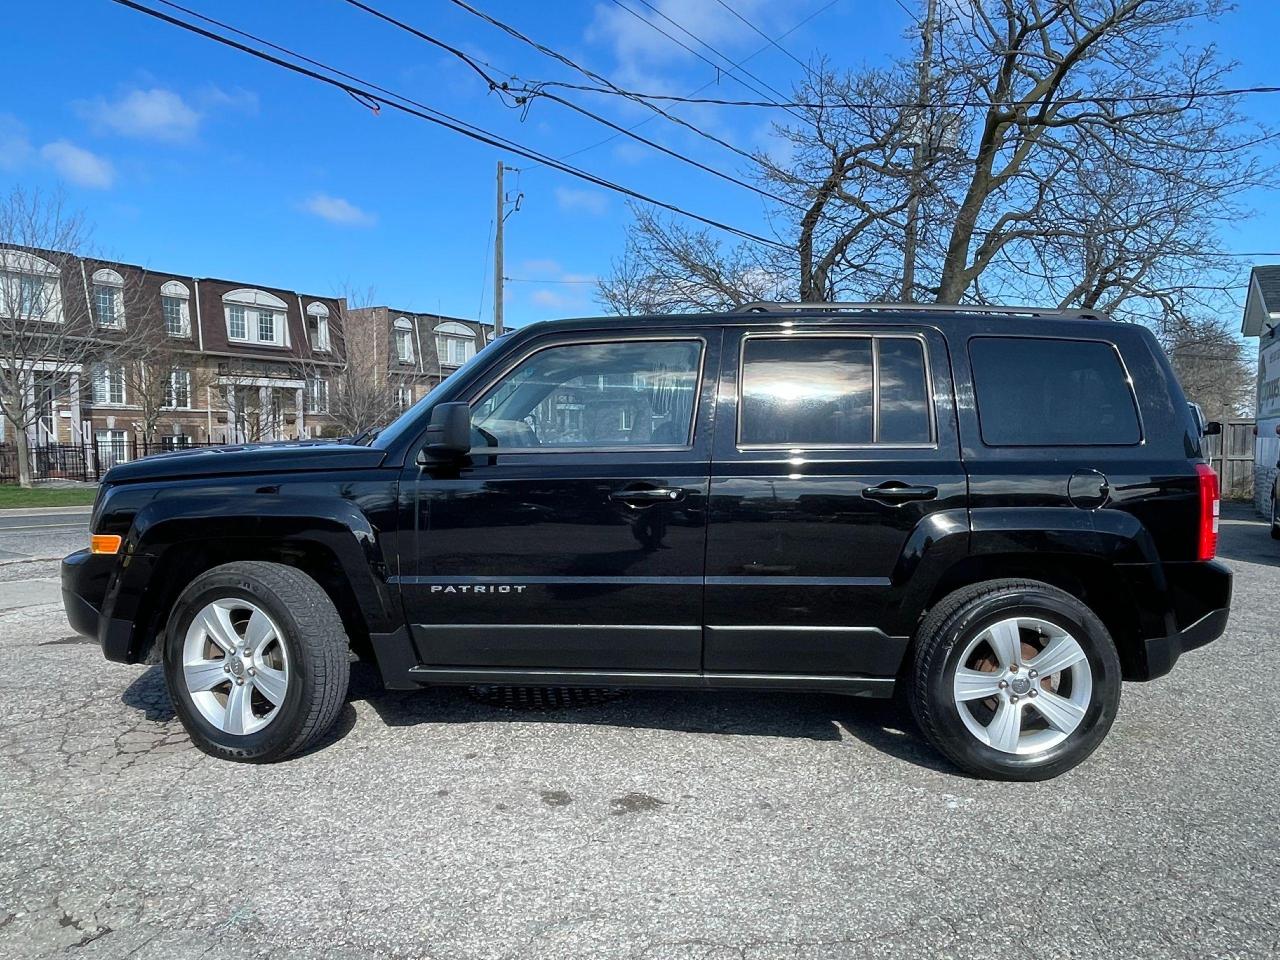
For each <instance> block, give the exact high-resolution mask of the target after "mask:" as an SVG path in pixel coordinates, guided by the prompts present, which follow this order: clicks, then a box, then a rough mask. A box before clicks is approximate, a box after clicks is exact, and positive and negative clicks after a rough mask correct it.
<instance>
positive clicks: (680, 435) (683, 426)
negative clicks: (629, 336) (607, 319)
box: [471, 340, 702, 449]
mask: <svg viewBox="0 0 1280 960" xmlns="http://www.w3.org/2000/svg"><path fill="white" fill-rule="evenodd" d="M701 351H702V344H701V342H700V341H695V340H635V341H629V342H628V341H618V342H612V343H575V344H565V345H564V346H560V347H550V348H548V349H546V350H540V351H539V352H537V353H535V354H533V355H532V356H530V357H528V358H527V359H525V360H524V361H523V362H522V363H520V364H519V366H517V367H516V368H515V369H514V370H512V371H511V372H510V373H508V374H506V375H505V376H504V377H503V378H502V379H501V380H499V381H498V382H497V383H496V384H495V385H494V386H493V387H492V388H491V389H490V390H489V392H488V393H486V394H485V395H484V397H482V398H481V400H480V402H479V403H477V404H476V405H475V406H474V407H473V409H472V414H471V416H472V425H473V426H474V428H475V436H474V437H473V438H472V442H473V444H474V446H476V447H485V446H489V447H512V448H520V449H528V448H537V447H602V446H621V445H628V444H636V445H658V446H683V445H685V444H687V443H689V442H691V439H692V434H693V408H694V399H695V397H696V396H697V389H698V367H699V363H700V359H701Z"/></svg>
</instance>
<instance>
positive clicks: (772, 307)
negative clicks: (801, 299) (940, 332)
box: [737, 300, 1112, 320]
mask: <svg viewBox="0 0 1280 960" xmlns="http://www.w3.org/2000/svg"><path fill="white" fill-rule="evenodd" d="M833 311H840V312H845V311H847V312H851V313H973V314H987V315H990V316H1005V317H1045V318H1053V319H1055V320H1110V319H1112V318H1111V316H1110V315H1109V314H1106V313H1103V312H1102V311H1101V310H1074V309H1072V310H1064V309H1060V308H1058V307H988V306H983V305H982V304H973V303H961V304H950V303H841V302H831V303H825V302H816V303H815V302H809V303H782V302H780V301H774V300H758V301H756V302H755V303H747V304H743V305H742V306H741V307H739V308H738V311H737V312H739V313H828V312H833Z"/></svg>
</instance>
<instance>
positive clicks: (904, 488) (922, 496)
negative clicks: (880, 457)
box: [862, 480, 938, 505]
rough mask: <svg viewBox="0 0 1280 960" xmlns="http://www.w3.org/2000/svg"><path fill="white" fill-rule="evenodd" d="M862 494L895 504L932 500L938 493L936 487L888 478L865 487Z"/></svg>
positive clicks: (869, 498)
mask: <svg viewBox="0 0 1280 960" xmlns="http://www.w3.org/2000/svg"><path fill="white" fill-rule="evenodd" d="M862 495H863V496H864V497H866V498H867V499H868V500H878V501H879V502H881V503H888V504H892V505H896V504H899V503H909V502H911V501H913V500H932V499H933V498H934V497H936V496H937V495H938V488H937V487H926V486H913V485H912V484H909V483H903V482H902V481H900V480H889V481H886V482H885V483H882V484H879V485H878V486H874V487H867V488H866V489H865V490H863V491H862Z"/></svg>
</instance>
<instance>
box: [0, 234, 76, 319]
mask: <svg viewBox="0 0 1280 960" xmlns="http://www.w3.org/2000/svg"><path fill="white" fill-rule="evenodd" d="M58 277H59V271H58V268H57V267H56V266H54V265H53V264H52V263H50V262H49V261H48V260H43V259H41V258H40V257H37V256H35V255H34V254H31V253H27V252H26V251H25V250H0V315H3V316H6V317H11V318H13V319H22V320H43V321H46V322H48V323H61V322H62V296H61V290H60V287H59V284H58Z"/></svg>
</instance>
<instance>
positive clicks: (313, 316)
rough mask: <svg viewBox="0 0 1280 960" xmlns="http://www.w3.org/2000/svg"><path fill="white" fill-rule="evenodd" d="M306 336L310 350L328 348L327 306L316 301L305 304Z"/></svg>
mask: <svg viewBox="0 0 1280 960" xmlns="http://www.w3.org/2000/svg"><path fill="white" fill-rule="evenodd" d="M307 337H308V338H309V339H310V340H311V349H312V350H328V349H329V308H328V307H326V306H325V305H324V304H323V303H320V302H318V301H317V302H314V303H311V304H308V306H307Z"/></svg>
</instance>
